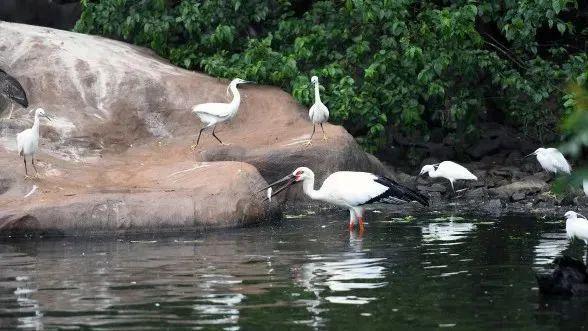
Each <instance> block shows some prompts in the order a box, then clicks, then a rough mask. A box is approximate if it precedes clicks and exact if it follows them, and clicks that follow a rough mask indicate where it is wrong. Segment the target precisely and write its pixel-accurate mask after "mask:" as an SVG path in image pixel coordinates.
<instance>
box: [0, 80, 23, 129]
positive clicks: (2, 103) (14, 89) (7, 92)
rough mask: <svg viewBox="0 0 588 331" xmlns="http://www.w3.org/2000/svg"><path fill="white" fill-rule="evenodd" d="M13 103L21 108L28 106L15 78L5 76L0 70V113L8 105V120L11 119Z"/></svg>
mask: <svg viewBox="0 0 588 331" xmlns="http://www.w3.org/2000/svg"><path fill="white" fill-rule="evenodd" d="M13 102H16V103H17V104H19V105H21V106H22V107H23V108H27V107H28V106H29V101H28V99H27V94H26V92H25V90H24V89H23V88H22V85H20V83H19V82H18V80H16V78H14V77H12V76H10V75H9V74H7V73H6V72H5V71H4V70H2V69H0V113H2V112H3V111H4V110H6V108H7V106H8V104H9V103H10V113H9V114H8V119H10V117H12V109H13V107H14V104H13Z"/></svg>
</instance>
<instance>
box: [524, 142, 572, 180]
mask: <svg viewBox="0 0 588 331" xmlns="http://www.w3.org/2000/svg"><path fill="white" fill-rule="evenodd" d="M531 155H536V156H537V161H539V164H540V165H541V167H542V168H543V169H544V170H545V171H547V172H551V173H554V174H557V173H558V172H565V173H566V174H569V173H570V172H571V171H572V167H570V164H569V163H568V161H567V160H566V158H565V157H564V156H563V154H562V153H561V152H560V151H559V150H558V149H557V148H543V147H541V148H537V149H536V150H535V151H534V152H533V153H531V154H529V155H527V156H525V157H529V156H531Z"/></svg>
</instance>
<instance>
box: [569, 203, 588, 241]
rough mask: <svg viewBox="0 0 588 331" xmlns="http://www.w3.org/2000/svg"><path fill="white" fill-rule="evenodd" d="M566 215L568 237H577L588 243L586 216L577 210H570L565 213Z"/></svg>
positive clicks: (587, 221)
mask: <svg viewBox="0 0 588 331" xmlns="http://www.w3.org/2000/svg"><path fill="white" fill-rule="evenodd" d="M564 217H565V218H566V235H567V237H568V239H570V240H572V239H574V238H577V239H580V240H583V241H584V243H586V245H588V220H587V219H586V217H584V216H582V215H580V214H578V213H576V212H575V211H568V212H567V213H565V214H564Z"/></svg>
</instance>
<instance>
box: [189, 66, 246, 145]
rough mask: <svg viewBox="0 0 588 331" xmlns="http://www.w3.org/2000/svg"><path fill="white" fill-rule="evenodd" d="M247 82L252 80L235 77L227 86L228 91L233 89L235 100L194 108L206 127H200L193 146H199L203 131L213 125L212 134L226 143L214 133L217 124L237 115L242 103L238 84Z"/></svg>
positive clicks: (204, 104)
mask: <svg viewBox="0 0 588 331" xmlns="http://www.w3.org/2000/svg"><path fill="white" fill-rule="evenodd" d="M246 83H252V82H249V81H246V80H242V79H241V78H235V79H233V80H232V81H231V83H230V84H229V86H228V87H227V92H228V90H231V92H232V93H233V100H232V101H231V102H230V103H217V102H210V103H202V104H199V105H196V106H194V107H193V108H192V112H193V113H194V114H196V115H197V116H198V117H199V118H200V121H202V123H203V124H204V127H203V128H202V129H200V133H198V140H197V141H196V145H195V146H192V147H196V146H198V143H199V142H200V136H201V135H202V131H204V130H205V129H207V128H209V127H211V126H212V127H213V128H212V136H213V137H214V138H216V140H218V142H219V143H221V144H223V145H224V143H223V142H222V141H221V140H220V139H219V138H218V137H217V136H216V135H215V134H214V130H215V129H216V125H217V124H218V123H222V122H225V121H227V120H230V119H231V118H233V117H234V116H235V114H237V110H238V109H239V105H240V104H241V95H240V94H239V90H237V85H239V84H246Z"/></svg>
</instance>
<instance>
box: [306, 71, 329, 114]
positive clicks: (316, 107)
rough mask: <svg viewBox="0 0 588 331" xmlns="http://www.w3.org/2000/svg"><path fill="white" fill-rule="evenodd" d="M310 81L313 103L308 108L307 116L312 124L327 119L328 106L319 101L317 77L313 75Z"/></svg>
mask: <svg viewBox="0 0 588 331" xmlns="http://www.w3.org/2000/svg"><path fill="white" fill-rule="evenodd" d="M310 81H311V82H312V83H313V84H314V104H313V105H312V106H311V107H310V109H309V110H308V117H309V118H310V120H311V121H312V123H313V124H321V123H326V122H327V121H328V120H329V108H327V106H325V104H324V103H323V102H322V101H321V95H320V92H319V87H320V85H319V81H318V77H316V76H313V77H312V78H311V79H310Z"/></svg>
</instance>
